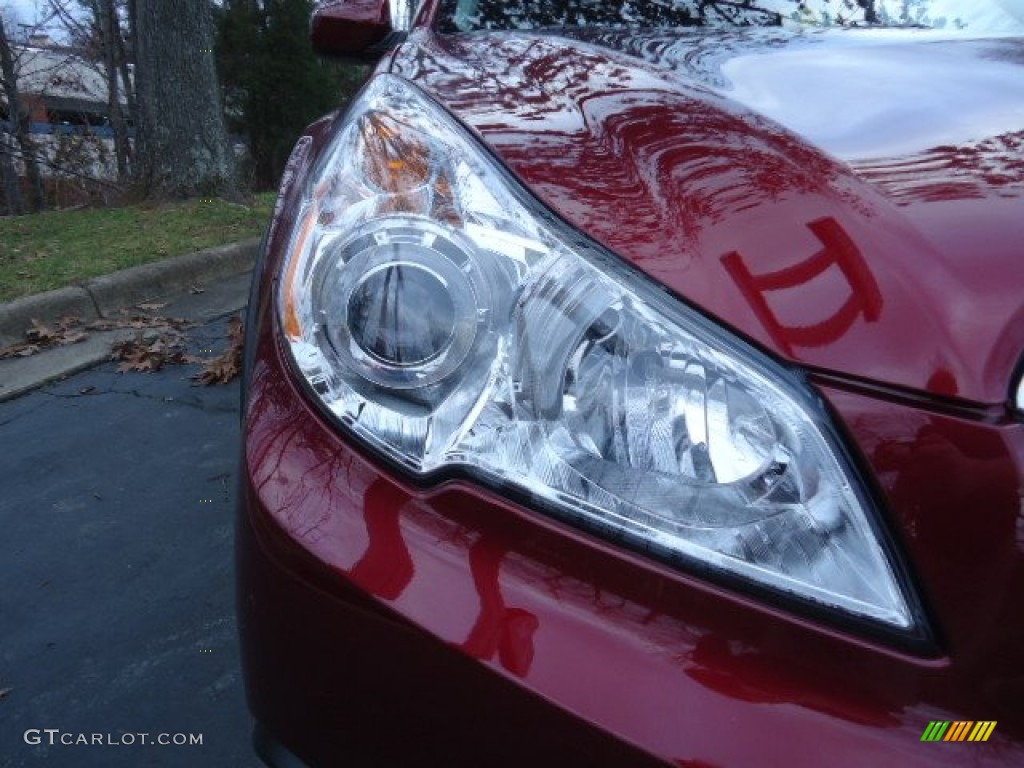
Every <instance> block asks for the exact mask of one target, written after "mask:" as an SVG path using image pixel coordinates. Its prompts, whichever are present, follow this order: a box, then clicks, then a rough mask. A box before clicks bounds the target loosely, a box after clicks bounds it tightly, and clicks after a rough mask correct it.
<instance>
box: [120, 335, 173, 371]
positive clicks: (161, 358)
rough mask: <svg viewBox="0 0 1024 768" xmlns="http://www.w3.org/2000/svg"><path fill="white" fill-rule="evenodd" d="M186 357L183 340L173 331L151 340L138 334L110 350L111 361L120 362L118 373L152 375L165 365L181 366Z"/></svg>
mask: <svg viewBox="0 0 1024 768" xmlns="http://www.w3.org/2000/svg"><path fill="white" fill-rule="evenodd" d="M187 357H188V356H187V355H186V354H185V344H184V340H183V339H182V336H181V334H180V333H178V332H177V331H175V330H173V329H166V330H165V331H164V333H163V334H162V335H158V336H157V337H156V338H155V339H153V340H149V339H147V338H145V337H144V336H143V335H142V333H141V332H140V333H138V334H136V336H135V338H134V339H126V340H124V341H121V342H118V343H117V344H115V345H114V347H113V349H112V350H111V359H112V360H120V361H121V365H119V366H118V368H117V370H118V372H119V373H128V372H137V373H154V372H156V371H159V370H160V369H161V368H163V367H164V366H165V365H182V364H184V363H185V362H186V359H187Z"/></svg>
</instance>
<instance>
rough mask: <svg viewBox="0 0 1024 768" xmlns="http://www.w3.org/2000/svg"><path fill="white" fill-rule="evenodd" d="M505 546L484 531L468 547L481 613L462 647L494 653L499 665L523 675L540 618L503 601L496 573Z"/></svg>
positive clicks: (480, 654) (485, 654)
mask: <svg viewBox="0 0 1024 768" xmlns="http://www.w3.org/2000/svg"><path fill="white" fill-rule="evenodd" d="M508 549H509V548H508V546H506V545H502V544H498V543H496V540H495V539H492V538H489V537H488V536H486V535H484V536H481V537H480V539H478V540H477V542H476V543H475V544H473V546H472V547H471V548H470V550H469V567H470V570H471V571H472V574H473V585H474V586H475V587H476V591H477V593H478V594H479V595H480V614H479V616H478V617H477V620H476V623H475V624H474V625H473V628H472V629H471V630H470V632H469V635H468V636H467V637H466V639H465V641H464V642H463V643H462V645H461V648H462V650H464V651H465V652H466V653H468V654H470V655H471V656H474V657H476V658H478V659H492V658H494V656H495V654H497V656H498V660H499V662H500V663H501V666H503V667H504V668H505V669H507V670H508V671H509V672H511V673H512V674H514V675H517V676H519V677H524V676H525V675H526V673H527V672H529V671H530V665H531V664H532V663H533V653H534V648H533V634H534V632H536V631H537V626H538V625H539V621H538V620H537V617H536V616H535V615H534V614H532V613H530V612H529V611H525V610H523V609H522V608H509V607H508V606H506V605H505V598H504V597H503V596H502V594H501V585H500V584H499V583H498V576H499V568H500V566H501V561H502V559H503V558H504V557H505V555H506V554H508Z"/></svg>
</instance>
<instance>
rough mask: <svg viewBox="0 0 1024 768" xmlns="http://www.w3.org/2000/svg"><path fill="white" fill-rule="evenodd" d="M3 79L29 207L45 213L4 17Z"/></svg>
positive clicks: (0, 37)
mask: <svg viewBox="0 0 1024 768" xmlns="http://www.w3.org/2000/svg"><path fill="white" fill-rule="evenodd" d="M0 78H2V79H3V86H4V93H5V94H6V96H7V104H8V110H9V112H10V120H11V122H12V123H13V125H14V135H15V137H16V138H17V140H18V146H19V147H20V148H21V160H22V162H23V163H24V165H25V175H26V176H27V177H28V182H29V205H30V206H31V209H32V211H41V210H43V209H44V208H45V207H46V196H45V195H44V194H43V178H42V176H41V175H40V173H39V163H38V161H37V159H36V146H35V142H33V141H32V137H31V136H30V134H29V118H30V115H29V113H28V110H26V109H23V108H22V106H23V105H22V103H21V94H20V93H19V92H18V76H17V70H16V67H15V66H14V53H13V51H11V46H10V43H9V42H8V40H7V30H6V29H4V20H3V17H2V16H0Z"/></svg>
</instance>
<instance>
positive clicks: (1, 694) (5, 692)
mask: <svg viewBox="0 0 1024 768" xmlns="http://www.w3.org/2000/svg"><path fill="white" fill-rule="evenodd" d="M13 690H14V689H13V688H0V699H6V698H7V697H8V696H9V695H10V694H11V692H12V691H13Z"/></svg>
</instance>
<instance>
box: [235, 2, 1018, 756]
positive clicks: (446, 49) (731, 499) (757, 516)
mask: <svg viewBox="0 0 1024 768" xmlns="http://www.w3.org/2000/svg"><path fill="white" fill-rule="evenodd" d="M402 7H404V6H403V4H398V3H396V7H395V9H394V10H395V14H394V15H395V17H396V19H395V20H394V21H393V20H392V18H391V15H390V11H389V7H388V3H387V2H386V0H347V1H343V2H328V3H323V4H321V6H320V7H319V9H318V10H317V12H316V14H315V16H314V19H313V25H312V38H313V43H314V45H315V46H316V47H317V48H318V49H319V50H321V51H322V52H325V53H328V54H334V55H347V56H360V55H361V56H367V57H379V63H377V64H376V68H375V70H374V74H373V75H372V77H371V78H370V80H369V82H368V84H367V85H366V86H365V88H364V89H363V91H362V92H361V93H360V95H359V96H358V97H357V98H356V99H355V100H354V101H353V103H352V104H351V105H349V106H348V108H347V109H346V110H345V111H344V112H343V113H341V114H338V115H334V116H331V117H328V118H325V119H323V120H321V121H320V122H318V123H316V124H314V125H313V126H311V127H310V128H309V131H308V133H307V135H305V136H304V137H303V138H302V139H301V140H300V141H299V143H298V145H297V146H296V148H295V151H294V153H293V155H292V158H291V160H290V162H289V165H288V169H287V171H286V173H285V178H284V180H283V183H282V188H281V195H280V200H279V204H278V207H277V210H276V212H275V215H274V219H273V223H272V225H271V228H270V230H269V232H268V235H267V240H266V244H265V247H264V254H263V259H262V262H261V265H260V266H259V268H258V269H257V274H256V278H255V283H254V291H253V299H252V301H251V303H250V323H249V333H250V339H249V341H250V343H249V344H248V360H247V384H246V393H245V403H246V404H245V411H244V422H245V428H244V462H243V479H242V485H243V492H242V496H241V501H240V519H239V526H238V579H239V623H240V631H241V639H242V648H243V660H244V661H243V663H244V673H245V679H246V684H247V690H248V698H249V704H250V707H251V710H252V713H253V715H254V717H255V719H256V722H257V726H256V741H257V747H258V751H259V752H260V755H261V756H262V757H263V759H264V760H265V761H266V762H268V763H269V764H271V765H278V766H286V765H300V764H303V763H304V764H306V765H310V766H343V765H373V766H420V765H422V766H443V767H444V768H449V767H451V766H474V768H480V767H482V766H486V767H487V768H493V766H513V765H514V766H605V765H608V766H655V765H675V766H692V767H694V768H696V767H697V766H786V768H798V767H800V766H815V767H816V766H830V768H840V767H842V766H872V767H875V766H901V768H902V767H903V766H929V767H930V766H968V765H969V766H990V765H999V766H1010V765H1018V766H1019V765H1024V391H1022V387H1021V373H1022V353H1024V3H1022V2H1019V1H1018V0H1009V1H1006V0H1004V1H1003V2H996V0H988V1H986V2H956V0H945V1H941V0H934V2H928V1H926V0H919V1H917V2H889V1H887V0H878V1H877V2H866V1H865V0H861V1H860V2H852V1H850V0H832V1H831V2H827V1H826V0H818V2H804V3H797V2H790V1H789V0H764V1H763V2H761V1H759V0H753V1H752V2H750V1H748V2H686V1H680V0H676V1H672V2H670V1H669V0H664V1H661V2H659V1H656V0H650V1H649V2H643V1H639V2H606V1H605V0H555V1H554V2H545V3H539V2H528V1H527V0H512V1H511V2H498V0H427V1H426V2H424V3H422V5H421V6H420V7H419V9H418V10H417V12H416V14H415V18H414V20H413V22H412V24H411V27H410V29H409V31H408V32H407V33H405V32H399V31H397V30H398V29H399V28H401V27H404V26H405V25H404V24H403V23H402V18H401V17H402V15H403V14H402V12H401V8H402Z"/></svg>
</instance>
